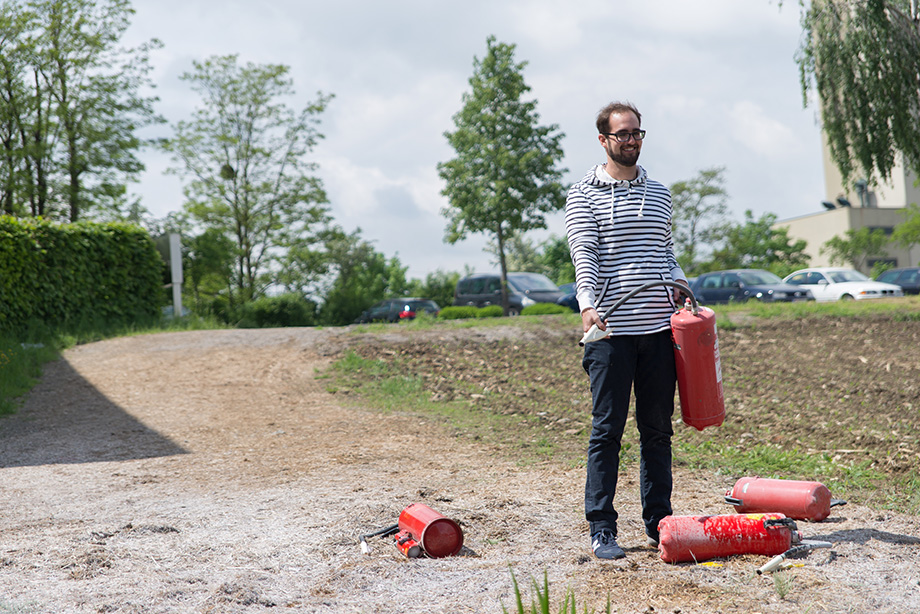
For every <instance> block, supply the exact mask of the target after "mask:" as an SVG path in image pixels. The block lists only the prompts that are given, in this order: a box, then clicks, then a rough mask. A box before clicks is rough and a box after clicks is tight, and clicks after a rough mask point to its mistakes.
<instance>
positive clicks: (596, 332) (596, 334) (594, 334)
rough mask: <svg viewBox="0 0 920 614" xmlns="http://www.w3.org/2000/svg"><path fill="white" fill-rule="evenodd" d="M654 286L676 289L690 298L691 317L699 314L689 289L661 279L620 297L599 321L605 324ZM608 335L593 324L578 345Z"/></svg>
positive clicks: (697, 304) (608, 330) (607, 331)
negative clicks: (629, 301)
mask: <svg viewBox="0 0 920 614" xmlns="http://www.w3.org/2000/svg"><path fill="white" fill-rule="evenodd" d="M655 286H671V287H672V288H677V289H678V290H680V291H681V292H683V293H684V294H686V295H687V296H688V297H689V298H690V305H691V310H692V313H693V315H696V314H697V313H698V312H699V310H700V305H699V303H698V302H697V300H696V297H695V296H693V292H691V291H690V288H689V287H688V286H685V285H684V284H679V283H677V282H676V281H665V280H663V279H661V280H656V281H650V282H648V283H647V284H643V285H641V286H639V287H638V288H636V289H635V290H632V291H630V292H629V293H628V294H627V295H626V296H624V297H622V298H621V299H620V300H618V301H617V302H616V303H614V304H613V305H612V306H611V307H610V309H608V310H607V311H605V312H604V315H602V316H601V321H602V322H606V321H607V318H608V317H609V316H610V314H612V313H613V312H614V311H616V310H617V309H619V308H620V307H621V306H622V305H623V303H625V302H626V301H628V300H629V299H631V298H632V297H634V296H636V295H637V294H639V293H640V292H643V291H644V290H648V289H649V288H654V287H655ZM609 334H610V329H607V330H600V329H599V328H597V324H594V325H592V326H591V328H590V329H589V330H588V332H586V333H585V335H584V337H582V338H581V341H579V342H578V345H580V346H584V345H585V344H586V343H590V342H591V341H597V340H599V339H603V338H604V337H607V336H608V335H609Z"/></svg>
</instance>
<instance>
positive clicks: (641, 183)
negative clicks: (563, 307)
mask: <svg viewBox="0 0 920 614" xmlns="http://www.w3.org/2000/svg"><path fill="white" fill-rule="evenodd" d="M641 119H642V116H641V115H640V113H639V111H638V109H636V107H635V106H634V105H632V104H630V103H621V102H613V103H610V104H609V105H607V106H605V107H604V108H603V109H601V111H600V112H599V113H598V115H597V118H596V125H597V130H598V133H599V134H598V141H599V143H600V145H601V147H602V148H603V150H604V152H605V154H606V161H605V163H603V164H598V165H596V166H595V167H593V168H591V169H590V170H589V171H588V173H587V174H586V175H585V176H584V177H583V178H582V179H581V180H580V181H578V182H577V183H575V184H574V185H573V186H572V187H571V189H570V190H569V193H568V197H567V199H566V205H565V225H566V234H567V237H568V242H569V247H570V250H571V253H572V262H573V263H574V265H575V284H576V298H577V300H578V305H579V309H580V311H581V317H582V324H583V327H584V332H585V333H588V332H589V331H591V330H592V329H594V328H596V329H597V330H598V331H601V334H602V336H603V338H602V339H599V340H597V341H594V342H591V343H585V350H584V358H583V363H582V364H583V367H584V369H585V371H586V373H587V374H588V378H589V381H590V387H591V397H592V405H593V409H592V428H591V435H590V439H589V442H588V458H587V479H586V482H585V518H586V519H587V521H588V524H589V527H590V533H591V547H592V550H593V551H594V555H595V556H597V557H598V558H601V559H618V558H623V557H625V556H626V554H625V552H624V551H623V549H622V548H620V546H619V545H618V544H617V541H616V540H617V517H618V514H617V511H616V509H615V507H614V495H615V494H616V488H617V478H618V473H619V458H620V441H621V438H622V435H623V430H624V428H625V425H626V418H627V413H628V410H629V399H630V393H631V391H632V390H633V388H634V389H635V396H636V425H637V427H638V430H639V442H640V469H639V478H640V491H641V492H640V497H641V502H642V520H643V523H644V525H645V533H646V535H647V537H648V543H649V545H650V546H653V547H657V545H658V539H659V534H658V522H659V521H660V520H661V519H662V518H664V517H665V516H669V515H671V513H672V510H671V489H672V476H671V437H672V435H673V428H672V426H671V417H672V415H673V413H674V392H675V387H676V371H675V359H674V348H673V343H672V340H671V330H670V317H671V315H672V314H673V313H674V312H675V310H676V309H677V307H678V306H679V305H680V304H681V303H680V299H681V296H680V293H681V290H680V286H678V287H674V286H663V285H659V286H655V287H651V288H648V289H646V290H643V291H641V292H638V293H637V294H635V295H634V296H632V297H630V298H629V300H627V301H626V302H625V303H624V304H622V305H621V306H620V307H619V308H618V309H617V310H616V311H615V312H613V313H611V314H610V316H609V320H608V321H606V322H605V321H603V320H602V319H601V316H600V315H599V314H601V313H607V312H608V310H609V308H610V307H611V306H612V305H614V304H615V303H616V302H617V301H618V299H621V298H624V297H626V295H627V294H629V293H630V292H631V291H633V290H636V289H638V288H640V287H641V286H643V285H645V284H647V283H649V282H652V281H665V282H676V284H675V285H678V284H680V285H681V286H686V285H687V281H686V276H685V275H684V272H683V270H682V269H681V267H680V265H679V264H678V263H677V259H676V257H675V255H674V243H673V239H672V237H671V215H672V209H671V194H670V192H669V191H668V189H667V188H666V187H665V186H664V185H663V184H661V183H660V182H658V181H655V180H653V179H651V178H650V177H649V176H648V173H647V172H646V170H645V169H644V168H642V167H641V166H639V165H638V160H639V153H640V152H641V150H642V145H643V143H644V139H645V135H646V131H645V130H644V129H643V128H642V126H641ZM608 327H610V328H612V330H611V331H610V333H611V334H605V333H607V331H608Z"/></svg>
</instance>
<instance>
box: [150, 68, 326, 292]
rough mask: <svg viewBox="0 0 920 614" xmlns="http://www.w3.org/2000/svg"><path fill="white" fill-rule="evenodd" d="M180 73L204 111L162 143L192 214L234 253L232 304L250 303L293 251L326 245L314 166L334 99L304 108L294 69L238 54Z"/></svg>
mask: <svg viewBox="0 0 920 614" xmlns="http://www.w3.org/2000/svg"><path fill="white" fill-rule="evenodd" d="M193 66H194V70H193V71H191V72H187V73H185V74H183V75H182V77H181V78H182V79H183V80H184V81H187V82H188V83H190V84H191V87H192V89H193V90H195V91H196V92H198V93H199V94H200V95H201V97H202V99H203V104H202V106H200V107H199V108H198V109H197V110H196V111H195V114H194V117H193V119H191V120H190V121H180V122H178V123H177V124H176V125H175V126H174V131H175V136H174V137H172V138H170V139H166V140H164V141H163V147H164V148H165V150H166V151H168V152H170V153H171V154H172V156H173V160H174V161H175V162H176V163H177V165H176V166H174V167H171V169H170V170H171V172H173V173H176V174H178V175H180V176H182V177H185V178H187V179H188V183H187V184H186V185H185V187H184V192H185V197H186V199H187V200H186V204H185V209H186V211H187V212H188V213H189V215H190V216H191V218H192V219H193V220H195V221H196V222H197V223H198V224H200V225H202V226H203V227H205V228H214V229H218V230H220V231H221V232H222V233H224V234H225V235H226V236H228V237H230V238H231V239H232V240H233V242H234V246H235V250H236V254H235V264H234V280H233V291H232V293H231V300H232V302H233V303H235V304H238V303H245V302H248V301H250V300H252V299H253V298H256V297H258V296H260V295H262V294H263V293H264V291H265V289H266V288H267V287H268V286H269V285H271V284H272V283H275V281H276V278H277V274H278V270H279V266H278V262H279V259H280V258H282V257H283V256H284V254H285V253H286V252H287V250H289V249H291V248H294V247H297V246H302V245H304V244H312V243H316V242H317V241H319V240H320V239H319V233H321V232H322V231H323V230H325V227H326V224H327V222H328V220H329V216H328V207H327V206H326V194H325V192H324V190H323V187H322V182H321V181H320V179H319V178H318V177H315V176H313V175H312V173H313V172H315V170H316V169H317V164H316V163H314V162H310V161H308V159H307V157H308V155H309V154H310V153H311V152H312V150H313V148H314V147H315V146H316V144H317V143H318V141H319V140H320V139H321V138H322V135H321V134H320V133H319V131H318V124H319V121H320V120H319V116H320V114H321V113H322V112H323V111H324V110H325V108H326V105H327V104H328V102H329V100H330V99H331V96H329V95H324V94H322V93H319V94H318V95H317V98H316V100H315V101H313V102H309V103H307V104H306V106H304V107H303V109H301V110H300V111H296V112H295V111H294V110H292V109H290V108H289V107H288V106H287V105H286V104H285V103H284V102H283V99H284V98H287V97H290V96H293V95H294V91H293V84H292V82H291V80H290V79H289V78H288V76H287V75H288V70H289V69H288V67H287V66H284V65H280V64H266V65H259V64H252V63H248V64H245V65H242V66H241V65H239V64H238V63H237V56H235V55H230V56H222V57H212V58H210V59H207V60H205V61H204V62H193Z"/></svg>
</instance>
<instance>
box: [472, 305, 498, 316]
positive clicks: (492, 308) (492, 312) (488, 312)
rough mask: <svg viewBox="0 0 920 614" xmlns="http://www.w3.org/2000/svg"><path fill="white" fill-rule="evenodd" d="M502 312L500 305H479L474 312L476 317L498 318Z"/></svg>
mask: <svg viewBox="0 0 920 614" xmlns="http://www.w3.org/2000/svg"><path fill="white" fill-rule="evenodd" d="M503 314H504V312H503V311H502V308H501V305H489V306H488V307H480V308H479V309H478V310H477V312H476V317H477V318H500V317H502V315H503Z"/></svg>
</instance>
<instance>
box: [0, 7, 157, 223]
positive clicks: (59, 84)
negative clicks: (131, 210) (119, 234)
mask: <svg viewBox="0 0 920 614" xmlns="http://www.w3.org/2000/svg"><path fill="white" fill-rule="evenodd" d="M133 14H134V10H133V9H132V8H131V6H130V3H129V1H128V0H28V1H19V2H17V1H16V0H7V1H5V2H3V3H2V5H0V47H2V48H0V57H2V59H0V93H2V96H0V148H2V155H3V157H4V162H5V163H6V165H5V168H4V169H3V176H2V180H0V190H2V192H0V202H3V203H4V205H3V208H4V210H5V211H7V212H10V211H11V210H12V212H13V213H18V214H25V213H26V212H25V207H24V206H23V205H18V206H19V207H20V209H18V210H17V209H16V205H11V204H12V203H28V206H29V211H28V213H30V214H31V215H36V216H38V215H41V216H45V217H49V218H63V219H67V220H70V221H76V220H77V219H80V218H81V217H83V216H84V214H87V213H91V212H94V211H95V212H96V213H97V214H98V215H97V217H108V218H121V217H124V209H125V208H126V207H127V206H128V204H129V203H128V202H127V187H126V184H127V182H129V181H131V180H132V179H136V177H137V175H138V174H139V173H140V171H141V170H143V165H142V163H141V162H140V160H139V158H138V157H137V152H138V150H139V149H140V148H141V147H142V146H144V144H145V143H144V142H143V141H142V140H141V139H140V138H139V137H138V136H137V130H138V129H140V128H142V127H143V126H145V125H148V124H151V123H154V122H158V121H161V119H160V118H159V117H158V116H157V115H156V113H154V111H153V103H154V102H155V101H156V98H155V97H152V96H144V95H141V93H140V92H141V91H142V90H143V89H144V88H147V87H152V85H153V84H152V82H151V81H150V79H149V77H148V74H149V71H150V64H149V53H150V51H151V50H152V49H155V48H157V47H158V46H159V42H158V41H156V40H152V41H150V42H148V43H146V44H144V45H141V46H140V47H138V48H136V49H123V48H120V47H119V46H118V44H119V40H120V39H121V37H122V35H123V34H124V32H125V30H126V29H127V28H128V26H129V25H130V18H131V16H132V15H133Z"/></svg>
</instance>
